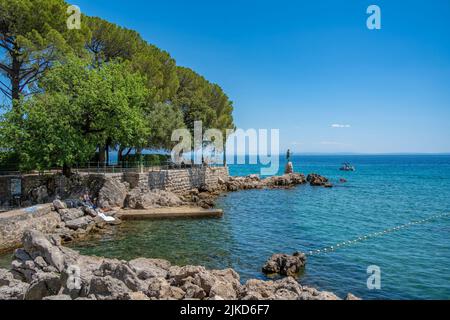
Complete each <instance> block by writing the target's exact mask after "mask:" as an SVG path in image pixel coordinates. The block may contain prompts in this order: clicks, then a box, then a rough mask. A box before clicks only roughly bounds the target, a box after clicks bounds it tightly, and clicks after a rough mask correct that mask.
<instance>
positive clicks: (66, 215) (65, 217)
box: [58, 208, 84, 222]
mask: <svg viewBox="0 0 450 320" xmlns="http://www.w3.org/2000/svg"><path fill="white" fill-rule="evenodd" d="M58 213H59V216H60V217H61V220H62V221H64V222H67V221H70V220H75V219H78V218H81V217H83V216H84V212H83V211H82V210H81V209H78V208H73V209H59V210H58Z"/></svg>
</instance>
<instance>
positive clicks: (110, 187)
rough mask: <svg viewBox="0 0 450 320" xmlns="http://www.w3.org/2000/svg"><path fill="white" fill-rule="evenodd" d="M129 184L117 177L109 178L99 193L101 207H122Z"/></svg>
mask: <svg viewBox="0 0 450 320" xmlns="http://www.w3.org/2000/svg"><path fill="white" fill-rule="evenodd" d="M128 188H129V185H128V184H127V183H124V182H121V181H119V180H117V179H112V178H107V179H106V180H105V183H104V184H103V187H102V188H101V189H100V191H99V193H98V200H97V202H98V206H99V207H100V208H108V209H111V208H122V207H123V206H124V203H125V198H126V197H127V193H128Z"/></svg>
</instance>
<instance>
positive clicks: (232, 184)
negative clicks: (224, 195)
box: [223, 173, 306, 191]
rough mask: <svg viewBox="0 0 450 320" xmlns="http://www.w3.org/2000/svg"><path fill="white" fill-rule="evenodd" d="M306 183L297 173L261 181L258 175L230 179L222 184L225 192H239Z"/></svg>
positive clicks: (290, 186)
mask: <svg viewBox="0 0 450 320" xmlns="http://www.w3.org/2000/svg"><path fill="white" fill-rule="evenodd" d="M304 183H306V179H305V176H304V175H303V174H299V173H291V174H285V175H282V176H273V177H268V178H265V179H261V178H260V177H259V176H258V175H249V176H247V177H230V178H229V179H228V180H227V181H224V182H223V184H224V185H225V186H226V189H227V191H239V190H248V189H264V188H292V187H295V186H297V185H300V184H304Z"/></svg>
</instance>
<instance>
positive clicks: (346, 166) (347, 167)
mask: <svg viewBox="0 0 450 320" xmlns="http://www.w3.org/2000/svg"><path fill="white" fill-rule="evenodd" d="M339 170H341V171H355V170H356V169H355V167H354V166H352V165H351V164H350V163H343V164H342V167H341V168H340V169H339Z"/></svg>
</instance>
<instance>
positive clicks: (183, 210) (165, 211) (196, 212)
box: [117, 207, 223, 220]
mask: <svg viewBox="0 0 450 320" xmlns="http://www.w3.org/2000/svg"><path fill="white" fill-rule="evenodd" d="M222 216H223V210H221V209H203V208H199V207H175V208H153V209H146V210H131V209H127V210H120V211H119V212H118V213H117V217H118V218H120V219H121V220H147V219H175V218H220V217H222Z"/></svg>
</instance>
